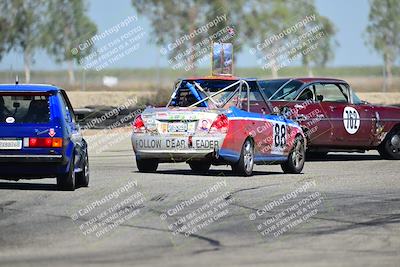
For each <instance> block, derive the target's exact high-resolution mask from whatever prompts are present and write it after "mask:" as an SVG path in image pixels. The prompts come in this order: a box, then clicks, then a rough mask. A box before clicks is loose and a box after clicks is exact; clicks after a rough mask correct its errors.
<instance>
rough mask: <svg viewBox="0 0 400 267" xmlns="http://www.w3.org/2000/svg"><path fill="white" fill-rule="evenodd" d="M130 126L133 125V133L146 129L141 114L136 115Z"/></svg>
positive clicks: (142, 131)
mask: <svg viewBox="0 0 400 267" xmlns="http://www.w3.org/2000/svg"><path fill="white" fill-rule="evenodd" d="M132 126H133V132H135V133H144V132H145V131H146V127H145V126H144V121H143V119H142V116H141V115H139V116H137V117H136V119H135V121H134V122H133V124H132Z"/></svg>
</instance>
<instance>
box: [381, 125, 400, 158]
mask: <svg viewBox="0 0 400 267" xmlns="http://www.w3.org/2000/svg"><path fill="white" fill-rule="evenodd" d="M378 152H379V154H380V155H381V156H382V158H384V159H400V130H399V129H398V130H397V131H393V132H391V133H389V134H388V135H387V136H386V138H385V140H383V142H382V143H381V144H380V145H379V147H378Z"/></svg>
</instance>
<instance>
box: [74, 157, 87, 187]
mask: <svg viewBox="0 0 400 267" xmlns="http://www.w3.org/2000/svg"><path fill="white" fill-rule="evenodd" d="M76 184H77V185H78V186H82V187H88V186H89V157H88V154H87V152H86V155H85V160H84V162H83V166H82V171H81V172H78V173H77V174H76Z"/></svg>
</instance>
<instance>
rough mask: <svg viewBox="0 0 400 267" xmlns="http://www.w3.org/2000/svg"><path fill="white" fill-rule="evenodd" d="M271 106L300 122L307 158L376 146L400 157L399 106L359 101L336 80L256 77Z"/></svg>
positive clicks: (385, 154)
mask: <svg viewBox="0 0 400 267" xmlns="http://www.w3.org/2000/svg"><path fill="white" fill-rule="evenodd" d="M259 86H260V87H261V89H262V91H263V93H264V95H265V97H266V98H269V100H270V101H271V104H272V106H273V107H274V109H277V108H279V109H280V110H281V111H282V109H284V110H285V111H284V112H285V113H286V115H287V116H288V117H289V118H292V119H296V120H297V121H299V122H300V124H301V125H302V128H303V130H304V132H305V133H306V135H307V138H308V152H309V155H310V156H318V157H322V156H325V155H326V154H327V153H328V152H365V151H366V150H378V151H379V153H380V154H381V156H382V157H383V158H385V159H400V108H398V107H390V106H379V105H372V104H370V103H367V102H365V101H362V100H360V99H359V98H358V97H357V95H356V94H355V92H354V90H353V89H352V88H351V87H350V85H349V84H348V83H347V82H345V81H343V80H338V79H328V78H295V79H275V80H262V81H259Z"/></svg>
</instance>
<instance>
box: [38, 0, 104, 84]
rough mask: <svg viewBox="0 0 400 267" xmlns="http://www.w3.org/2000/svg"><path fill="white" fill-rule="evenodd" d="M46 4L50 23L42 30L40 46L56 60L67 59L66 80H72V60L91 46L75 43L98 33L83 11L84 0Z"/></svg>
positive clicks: (51, 0) (52, 1)
mask: <svg viewBox="0 0 400 267" xmlns="http://www.w3.org/2000/svg"><path fill="white" fill-rule="evenodd" d="M46 5H47V16H48V17H47V18H46V20H47V21H46V24H48V25H49V26H48V27H46V29H45V31H44V33H43V38H42V42H43V46H44V47H45V48H46V50H47V52H48V53H49V54H50V55H51V56H53V57H54V58H55V60H56V62H57V63H62V62H67V66H68V68H67V69H68V78H69V83H70V84H73V83H74V82H75V76H74V62H76V63H77V64H79V63H80V60H81V59H82V58H83V57H85V56H86V55H88V54H90V53H91V52H92V51H93V49H94V47H93V46H89V47H88V48H86V49H82V50H81V49H78V46H79V44H82V43H84V42H85V41H86V40H88V39H90V38H91V37H92V36H94V35H95V34H96V33H97V26H96V25H95V24H94V23H93V22H92V21H91V20H90V18H89V17H88V16H87V15H86V12H87V8H86V6H85V3H84V1H83V0H50V1H48V2H47V4H46ZM60 14H62V17H60ZM74 48H76V49H77V50H73V49H74ZM76 52H77V53H76Z"/></svg>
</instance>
